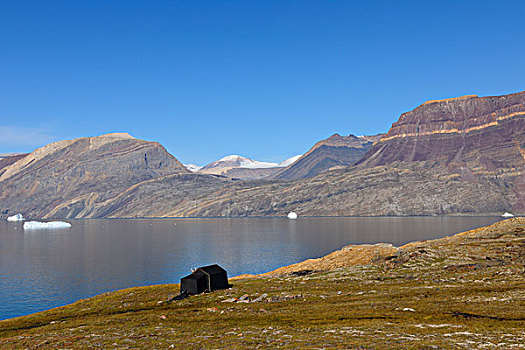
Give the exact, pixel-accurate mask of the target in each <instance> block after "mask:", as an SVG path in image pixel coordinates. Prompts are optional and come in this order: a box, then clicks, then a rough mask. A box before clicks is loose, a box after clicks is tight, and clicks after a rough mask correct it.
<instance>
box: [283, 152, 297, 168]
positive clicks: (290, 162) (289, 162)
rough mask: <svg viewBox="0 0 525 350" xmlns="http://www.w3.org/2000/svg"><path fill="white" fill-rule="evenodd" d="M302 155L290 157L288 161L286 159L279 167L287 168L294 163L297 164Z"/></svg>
mask: <svg viewBox="0 0 525 350" xmlns="http://www.w3.org/2000/svg"><path fill="white" fill-rule="evenodd" d="M301 156H302V154H298V155H296V156H293V157H290V158H288V159H285V160H283V161H282V162H280V163H279V167H282V168H284V167H287V166H288V165H291V164H293V163H295V161H296V160H297V159H299V158H301Z"/></svg>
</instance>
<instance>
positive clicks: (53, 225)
mask: <svg viewBox="0 0 525 350" xmlns="http://www.w3.org/2000/svg"><path fill="white" fill-rule="evenodd" d="M70 227H71V224H70V223H69V222H63V221H51V222H40V221H27V222H24V230H42V229H44V230H46V229H47V230H49V229H57V228H70Z"/></svg>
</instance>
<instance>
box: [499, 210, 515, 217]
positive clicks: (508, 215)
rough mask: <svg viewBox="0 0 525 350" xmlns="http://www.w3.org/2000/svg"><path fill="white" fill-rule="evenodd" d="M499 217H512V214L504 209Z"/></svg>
mask: <svg viewBox="0 0 525 350" xmlns="http://www.w3.org/2000/svg"><path fill="white" fill-rule="evenodd" d="M501 217H504V218H513V217H514V214H512V213H509V212H507V211H506V212H505V213H504V214H503V215H501Z"/></svg>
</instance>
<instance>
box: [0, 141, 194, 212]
mask: <svg viewBox="0 0 525 350" xmlns="http://www.w3.org/2000/svg"><path fill="white" fill-rule="evenodd" d="M8 159H9V158H8ZM187 173H189V171H188V170H186V168H184V166H183V165H182V164H181V163H180V162H179V161H178V160H177V159H175V158H174V157H173V156H171V155H170V154H169V153H168V152H166V150H165V149H164V147H162V146H161V145H160V144H158V143H156V142H148V141H143V140H137V139H135V138H133V137H131V136H130V135H128V134H108V135H102V136H98V137H85V138H80V139H75V140H66V141H59V142H55V143H52V144H49V145H47V146H44V147H42V148H39V149H37V150H35V151H34V152H32V153H30V154H27V155H24V156H21V157H19V159H17V160H16V161H15V162H12V163H11V164H10V165H7V166H5V167H3V168H2V169H0V208H2V212H3V213H2V215H3V216H5V215H9V214H13V213H17V212H21V213H24V216H26V217H29V218H31V217H34V218H42V217H48V216H56V215H57V213H56V210H57V208H58V207H60V208H62V209H61V211H60V215H58V216H60V217H83V216H84V215H83V212H84V211H85V210H89V208H90V207H92V206H93V205H95V203H102V202H104V201H106V200H108V199H110V198H112V197H113V196H116V195H117V194H119V193H121V192H122V191H124V190H126V189H128V188H129V187H131V186H133V185H135V184H137V183H140V182H142V181H145V180H150V179H155V178H160V177H163V176H166V175H172V174H187ZM71 201H74V202H75V205H72V206H69V207H68V205H67V203H68V202H71ZM64 208H67V209H64Z"/></svg>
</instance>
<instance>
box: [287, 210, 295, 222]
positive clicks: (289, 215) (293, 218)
mask: <svg viewBox="0 0 525 350" xmlns="http://www.w3.org/2000/svg"><path fill="white" fill-rule="evenodd" d="M287 217H288V219H292V220H295V219H297V214H296V213H295V212H294V211H291V212H289V213H288V216H287Z"/></svg>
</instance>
